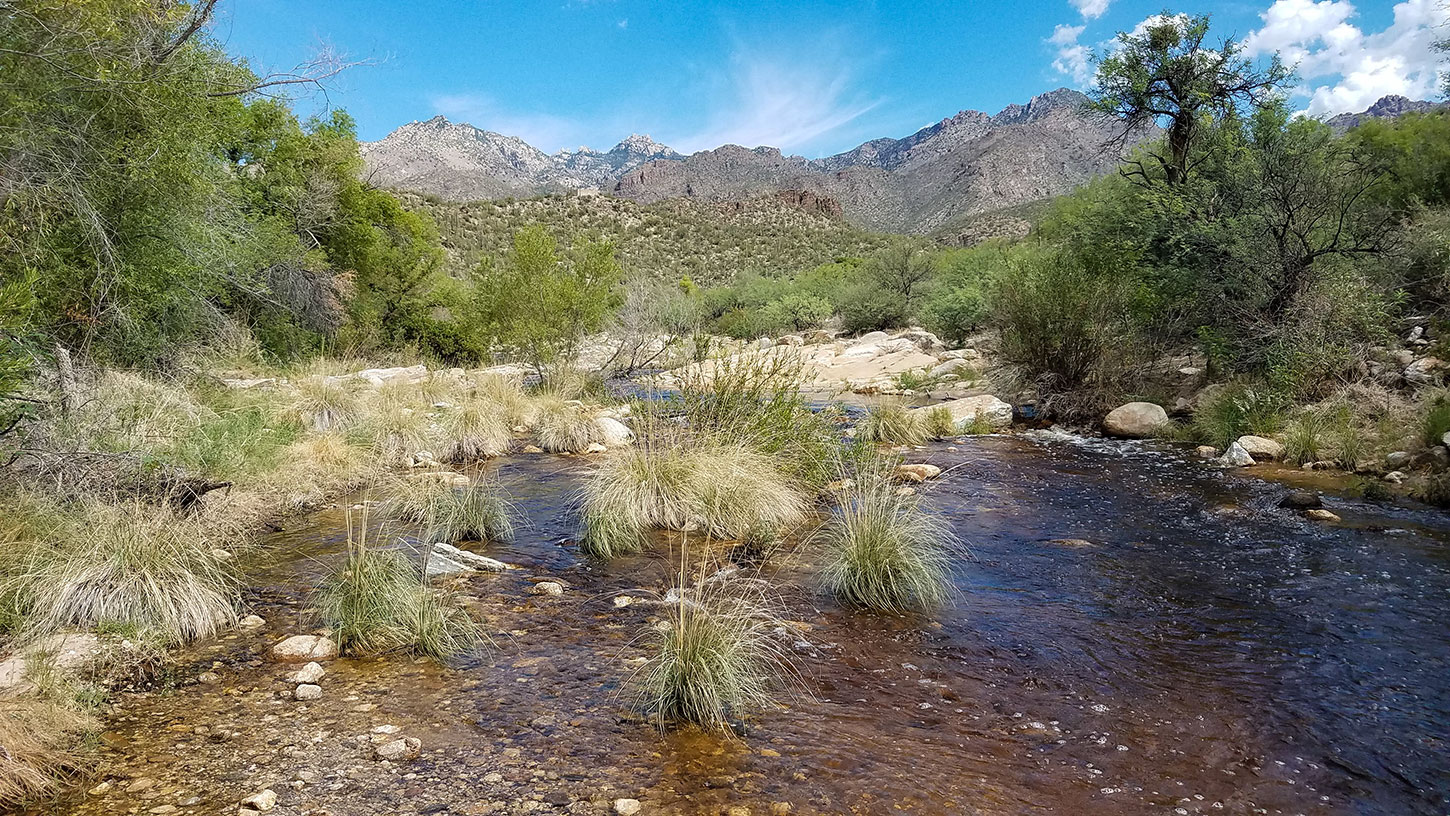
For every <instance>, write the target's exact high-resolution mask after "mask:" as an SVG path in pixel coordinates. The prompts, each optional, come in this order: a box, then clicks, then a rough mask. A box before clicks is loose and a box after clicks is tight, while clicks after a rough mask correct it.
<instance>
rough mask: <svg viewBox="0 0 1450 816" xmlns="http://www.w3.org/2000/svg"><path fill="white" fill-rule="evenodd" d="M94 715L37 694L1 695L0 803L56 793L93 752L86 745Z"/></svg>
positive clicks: (18, 803)
mask: <svg viewBox="0 0 1450 816" xmlns="http://www.w3.org/2000/svg"><path fill="white" fill-rule="evenodd" d="M95 725H96V723H95V720H93V719H92V718H91V717H89V716H87V715H85V714H83V713H81V712H78V711H75V710H72V709H71V708H68V707H66V706H62V705H57V704H55V703H52V702H49V701H47V700H43V699H37V698H34V697H26V698H10V699H3V700H0V746H4V750H0V803H4V804H6V805H20V804H22V803H25V802H33V801H36V800H39V799H42V798H45V797H50V796H52V795H54V794H55V793H57V792H58V791H59V790H60V789H61V788H62V787H63V786H64V785H65V784H66V783H67V782H69V781H71V780H72V779H73V778H75V777H76V776H78V775H79V774H80V773H83V771H84V767H85V764H86V763H87V762H88V761H93V758H88V757H86V756H85V754H84V751H83V750H82V749H81V742H82V738H83V737H84V735H85V734H87V733H88V732H90V731H92V730H94V728H95Z"/></svg>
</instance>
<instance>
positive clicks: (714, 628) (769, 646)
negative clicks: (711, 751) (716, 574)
mask: <svg viewBox="0 0 1450 816" xmlns="http://www.w3.org/2000/svg"><path fill="white" fill-rule="evenodd" d="M682 572H683V570H682ZM671 595H672V596H673V597H674V598H676V599H677V600H676V601H675V602H674V604H673V608H672V609H671V610H670V613H669V614H668V615H667V616H666V618H665V619H664V620H662V621H660V622H659V623H658V624H657V625H655V626H654V627H652V628H651V629H650V630H649V632H648V633H647V635H646V643H645V646H646V648H647V649H648V651H649V652H650V653H651V654H650V656H649V658H648V662H647V663H645V664H644V666H642V667H641V669H640V672H639V673H638V674H637V675H636V678H637V679H636V685H637V687H638V699H639V703H640V706H641V708H642V709H643V710H644V711H645V712H646V713H647V714H649V715H651V716H652V717H654V718H655V721H656V723H657V724H658V725H659V726H660V727H662V728H663V727H665V726H667V725H670V724H682V723H689V724H693V725H696V726H699V727H700V728H702V729H704V730H707V731H727V730H728V729H729V728H730V723H731V721H732V720H738V719H740V718H741V717H743V716H745V715H746V714H748V713H750V712H752V711H756V710H759V709H763V708H767V707H769V706H771V705H773V704H774V702H775V696H774V692H775V690H776V689H777V688H778V687H780V686H781V685H782V681H783V680H786V679H788V678H790V677H792V676H794V672H793V669H792V667H791V665H790V662H789V660H788V658H787V657H786V654H785V652H784V650H783V649H782V648H781V647H780V645H779V642H778V640H777V638H776V635H775V631H776V630H777V629H778V628H779V627H780V626H781V623H780V620H779V618H778V617H777V616H775V615H774V614H772V613H771V612H770V611H769V607H768V605H767V604H766V603H764V599H763V597H761V594H760V591H759V589H758V583H757V582H752V581H749V580H745V579H732V580H730V581H728V582H725V583H711V582H709V581H701V582H697V583H695V584H693V585H691V586H688V587H687V586H686V585H685V583H684V581H681V582H680V585H679V586H677V587H676V588H675V590H674V591H673V592H672V593H671Z"/></svg>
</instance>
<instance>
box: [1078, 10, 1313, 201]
mask: <svg viewBox="0 0 1450 816" xmlns="http://www.w3.org/2000/svg"><path fill="white" fill-rule="evenodd" d="M1208 29H1209V18H1208V16H1207V15H1204V16H1201V17H1188V16H1186V15H1177V14H1173V13H1172V12H1170V11H1164V12H1163V13H1162V14H1161V15H1159V16H1158V17H1157V18H1155V19H1153V20H1152V21H1151V22H1150V23H1148V24H1147V25H1146V26H1144V27H1143V30H1142V31H1141V33H1136V32H1119V34H1118V47H1117V49H1116V50H1113V51H1110V52H1109V53H1107V54H1106V55H1100V56H1098V57H1096V58H1095V60H1096V62H1097V78H1096V83H1095V85H1094V87H1093V89H1092V90H1091V91H1090V92H1089V94H1088V95H1089V98H1090V99H1091V102H1090V103H1089V107H1090V109H1092V110H1094V111H1097V112H1098V113H1101V114H1103V115H1106V116H1110V117H1113V118H1116V119H1118V120H1119V121H1120V122H1122V123H1123V125H1124V131H1123V138H1124V139H1127V138H1130V137H1131V136H1132V135H1133V134H1136V133H1141V132H1142V131H1143V130H1144V129H1145V128H1148V127H1151V126H1153V125H1158V126H1161V127H1163V128H1164V130H1166V131H1167V137H1166V140H1165V146H1166V152H1165V151H1164V150H1161V149H1153V150H1150V151H1149V153H1148V155H1149V156H1150V157H1151V159H1153V160H1154V161H1155V162H1156V163H1157V165H1158V166H1159V168H1160V169H1161V171H1162V173H1163V175H1164V178H1165V179H1166V180H1167V182H1168V184H1170V185H1175V184H1181V183H1183V182H1184V181H1186V180H1187V179H1188V177H1189V173H1190V172H1191V171H1192V170H1193V159H1194V155H1195V148H1196V147H1198V146H1199V144H1200V141H1201V139H1202V134H1203V131H1204V130H1205V129H1206V128H1208V127H1211V126H1212V124H1213V122H1215V121H1223V120H1226V119H1230V118H1233V117H1234V116H1235V115H1237V114H1238V113H1239V112H1240V111H1241V109H1242V108H1243V107H1248V108H1258V107H1260V106H1262V105H1264V104H1266V103H1268V102H1269V101H1271V100H1272V99H1274V98H1275V97H1276V96H1277V94H1278V91H1279V90H1280V89H1281V88H1282V87H1284V86H1285V85H1286V84H1287V83H1288V82H1289V81H1290V79H1291V77H1292V72H1291V71H1290V70H1289V69H1287V68H1285V67H1284V65H1283V63H1282V62H1281V61H1280V59H1279V57H1278V55H1277V54H1276V55H1275V56H1274V57H1273V59H1272V60H1271V61H1270V63H1269V66H1268V67H1267V68H1264V69H1259V68H1257V67H1256V66H1255V65H1254V63H1253V61H1252V60H1250V59H1249V58H1247V57H1245V56H1244V54H1243V52H1244V47H1243V44H1242V43H1239V42H1236V41H1235V40H1233V39H1232V38H1226V39H1224V40H1223V42H1222V44H1221V45H1220V46H1219V48H1217V49H1213V48H1209V47H1206V46H1205V40H1206V39H1207V37H1208ZM1136 175H1138V176H1139V177H1141V179H1142V180H1143V181H1146V180H1147V179H1148V175H1147V173H1146V168H1145V167H1144V166H1143V165H1142V164H1141V163H1138V164H1137V172H1136Z"/></svg>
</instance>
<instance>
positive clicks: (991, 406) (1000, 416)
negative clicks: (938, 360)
mask: <svg viewBox="0 0 1450 816" xmlns="http://www.w3.org/2000/svg"><path fill="white" fill-rule="evenodd" d="M940 408H945V409H947V411H948V412H950V413H951V416H952V421H953V422H955V423H956V425H957V430H966V429H967V427H969V426H970V425H971V424H972V423H973V422H974V421H976V419H977V418H978V417H981V419H982V421H983V422H985V423H987V425H988V426H989V427H991V428H992V430H1000V429H1002V428H1006V427H1008V426H1010V425H1011V424H1012V406H1011V405H1009V404H1007V403H1005V402H1003V401H1002V400H999V399H997V398H996V397H994V396H992V395H991V394H978V395H977V396H975V397H964V398H962V399H956V400H951V401H950V402H943V403H940V404H939V405H930V406H927V407H925V408H917V409H915V410H916V411H918V412H922V415H923V416H924V415H925V413H926V412H929V411H932V410H936V409H940Z"/></svg>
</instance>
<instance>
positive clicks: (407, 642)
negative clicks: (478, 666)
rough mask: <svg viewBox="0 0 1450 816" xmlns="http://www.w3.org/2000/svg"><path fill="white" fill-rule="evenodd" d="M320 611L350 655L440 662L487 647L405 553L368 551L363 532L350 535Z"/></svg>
mask: <svg viewBox="0 0 1450 816" xmlns="http://www.w3.org/2000/svg"><path fill="white" fill-rule="evenodd" d="M366 523H367V522H366V518H364V519H363V520H362V525H363V526H364V527H365V526H366ZM317 607H318V609H319V610H320V612H321V614H322V619H323V621H324V623H325V624H326V625H327V627H328V628H329V629H331V630H332V632H333V636H334V637H335V638H336V640H337V645H338V648H339V649H340V650H341V651H342V652H343V653H344V654H348V655H353V656H358V657H367V656H375V655H383V654H389V653H393V652H411V653H413V654H417V655H421V656H424V657H430V658H433V659H434V660H439V661H441V660H445V659H447V658H449V657H453V656H455V655H460V654H465V653H467V652H471V651H474V650H475V649H477V648H478V647H479V646H481V645H482V644H484V643H486V642H487V639H486V637H485V636H484V634H483V632H482V630H481V629H479V627H478V624H476V623H474V621H473V619H472V618H470V617H469V616H468V613H467V612H466V611H465V610H464V609H463V607H462V606H461V605H460V603H459V601H458V599H457V598H455V597H453V596H451V595H448V594H447V593H444V592H442V591H440V590H436V589H434V588H432V587H430V586H429V585H428V582H427V580H426V579H425V578H424V577H423V574H422V572H421V570H420V569H419V568H418V567H417V566H416V565H415V564H414V563H413V561H412V559H410V558H409V557H408V555H407V554H406V553H405V552H403V551H402V550H377V549H371V548H369V547H368V545H367V539H366V534H365V533H364V532H362V531H361V530H360V531H359V532H358V533H357V535H356V536H354V535H353V534H352V531H349V536H348V555H347V560H346V561H345V562H344V563H343V564H342V566H341V567H340V568H339V569H338V570H336V571H335V572H333V573H332V574H331V575H329V576H328V577H327V578H326V580H324V581H323V584H322V586H321V587H320V589H319V592H318V598H317Z"/></svg>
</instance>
